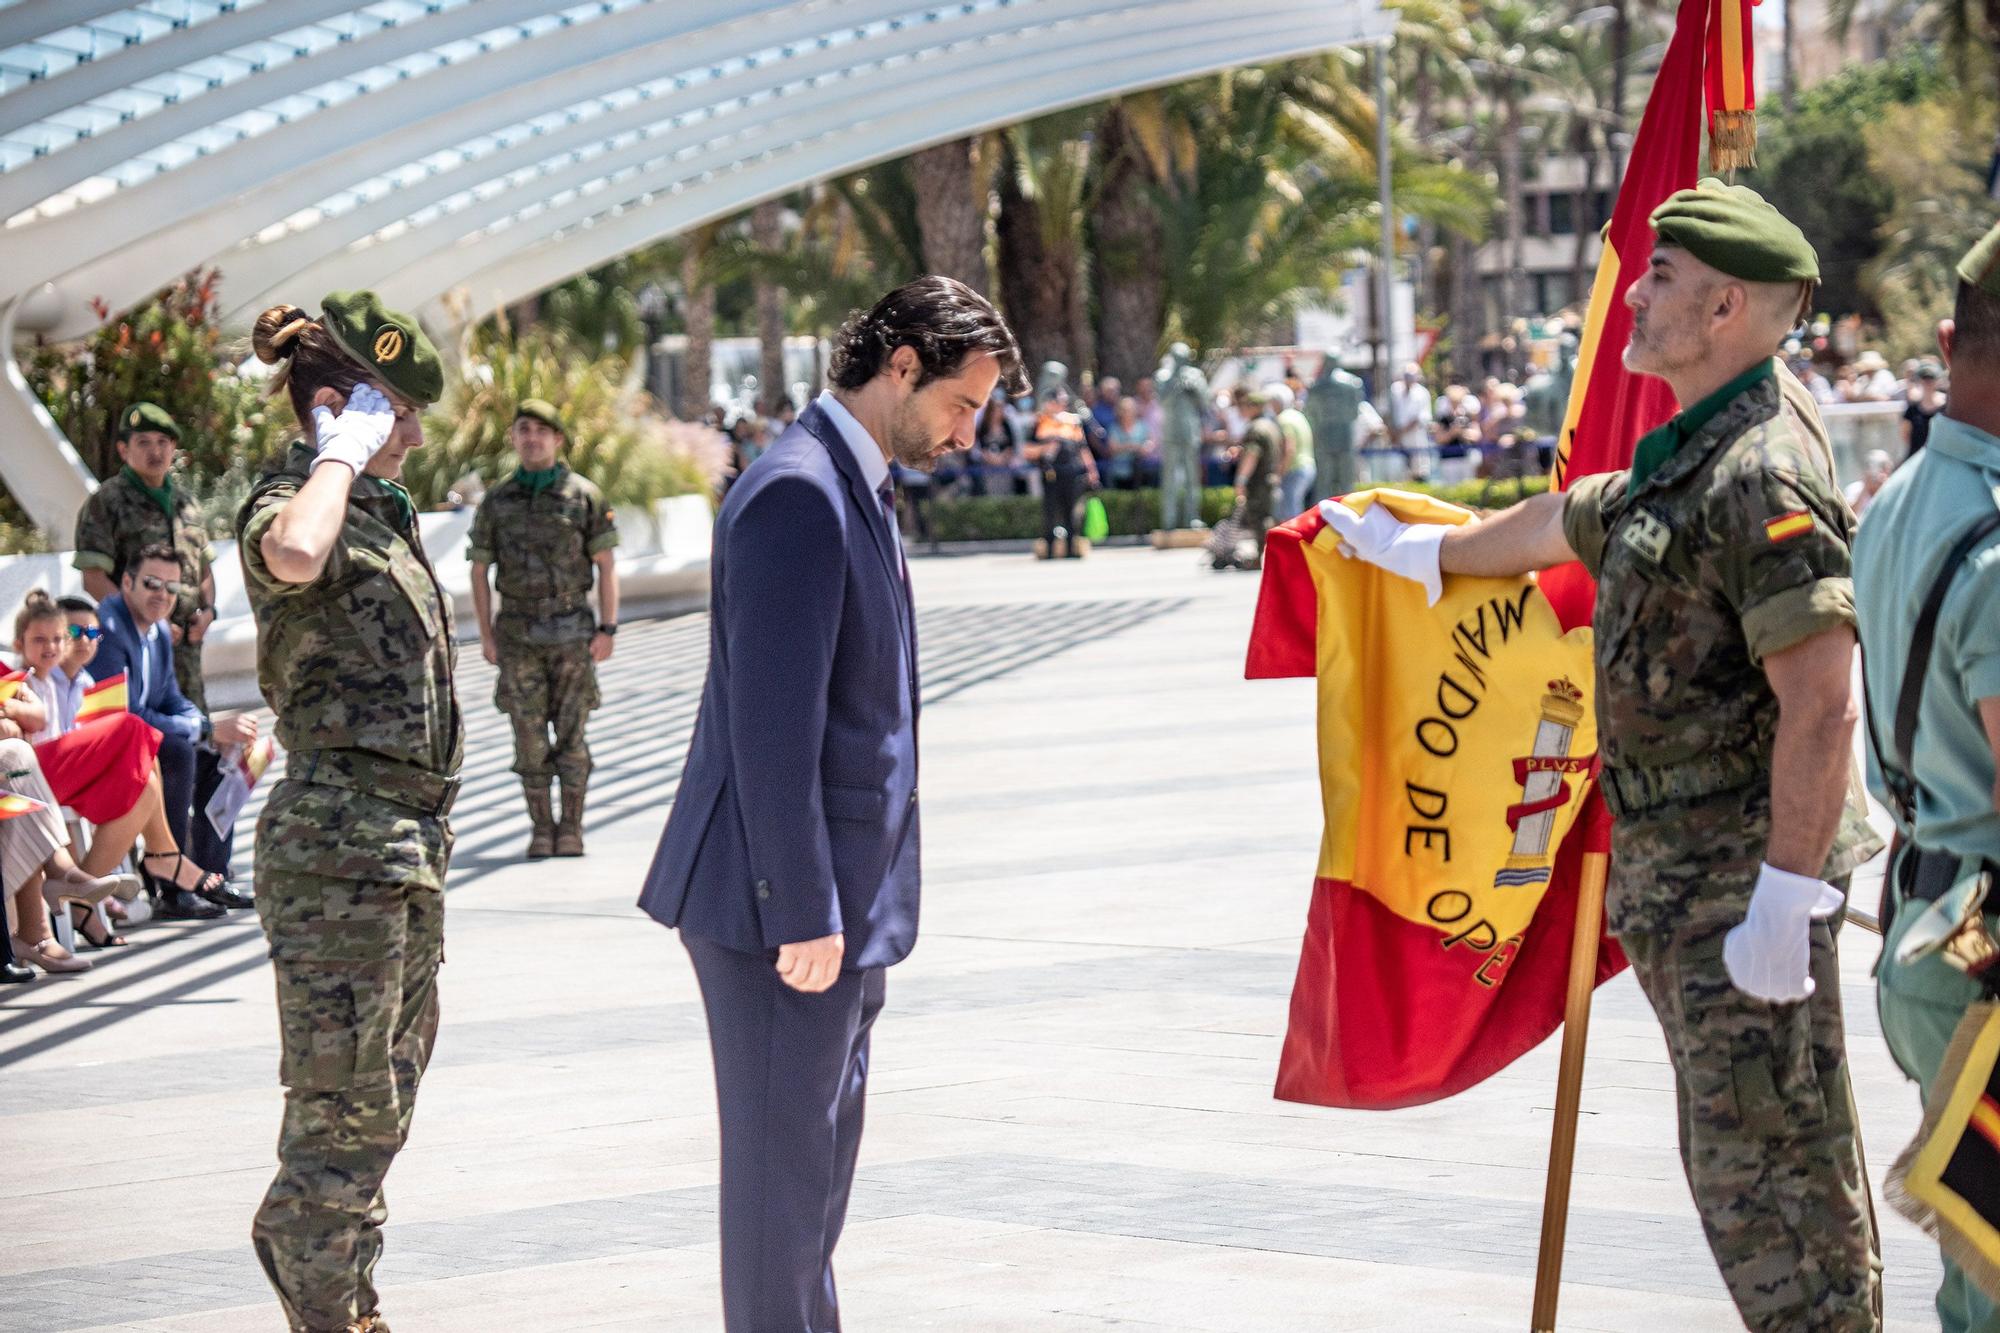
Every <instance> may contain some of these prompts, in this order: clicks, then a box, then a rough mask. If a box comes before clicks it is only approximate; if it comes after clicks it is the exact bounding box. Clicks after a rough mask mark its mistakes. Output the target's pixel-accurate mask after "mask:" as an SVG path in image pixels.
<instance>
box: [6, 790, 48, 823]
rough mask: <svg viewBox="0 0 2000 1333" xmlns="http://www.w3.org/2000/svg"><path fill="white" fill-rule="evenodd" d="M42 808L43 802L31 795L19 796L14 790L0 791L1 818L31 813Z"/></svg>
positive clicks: (11, 817)
mask: <svg viewBox="0 0 2000 1333" xmlns="http://www.w3.org/2000/svg"><path fill="white" fill-rule="evenodd" d="M41 808H42V803H41V802H40V801H37V800H35V799H34V798H33V797H29V796H17V795H15V794H14V793H13V792H0V819H13V818H14V817H15V816H17V815H31V814H33V813H34V812H35V811H37V810H40V809H41Z"/></svg>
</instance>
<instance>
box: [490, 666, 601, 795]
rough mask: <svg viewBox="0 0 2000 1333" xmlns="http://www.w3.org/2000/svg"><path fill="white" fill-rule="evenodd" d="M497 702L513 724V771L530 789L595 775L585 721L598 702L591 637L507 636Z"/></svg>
mask: <svg viewBox="0 0 2000 1333" xmlns="http://www.w3.org/2000/svg"><path fill="white" fill-rule="evenodd" d="M499 657H500V673H499V676H498V678H497V679H496V681H495V683H494V687H493V706H494V707H495V708H498V709H499V710H500V711H501V712H503V713H505V714H506V715H507V717H508V719H509V720H510V721H511V722H512V723H513V724H514V771H515V772H516V773H519V774H520V775H521V785H522V786H524V787H526V788H528V789H529V790H531V791H537V790H547V788H548V785H549V783H550V782H551V781H552V780H553V779H555V778H556V777H561V778H562V780H563V782H564V783H565V784H572V783H582V782H586V781H588V780H589V778H590V747H589V745H587V744H586V743H585V741H584V727H585V724H586V723H587V722H588V721H589V720H590V714H591V711H592V710H593V709H595V708H596V707H597V705H598V702H599V695H598V692H597V664H596V663H595V662H593V661H591V660H590V641H589V640H588V639H584V640H579V641H577V642H574V643H555V644H535V643H521V642H517V641H509V640H507V639H504V638H503V639H502V640H501V643H500V650H499Z"/></svg>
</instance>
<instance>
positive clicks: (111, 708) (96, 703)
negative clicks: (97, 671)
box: [76, 671, 131, 722]
mask: <svg viewBox="0 0 2000 1333" xmlns="http://www.w3.org/2000/svg"><path fill="white" fill-rule="evenodd" d="M130 708H131V701H130V699H129V698H128V697H127V694H126V690H125V673H124V672H122V671H121V672H119V673H118V674H117V675H115V676H111V677H109V678H107V679H105V680H100V681H98V682H97V683H96V684H95V685H92V686H91V687H90V688H89V689H87V690H85V691H84V692H83V699H82V700H81V702H79V703H78V704H77V706H76V720H77V721H78V722H88V721H90V720H91V719H92V718H95V717H102V716H104V715H105V714H107V713H123V712H127V711H129V710H130Z"/></svg>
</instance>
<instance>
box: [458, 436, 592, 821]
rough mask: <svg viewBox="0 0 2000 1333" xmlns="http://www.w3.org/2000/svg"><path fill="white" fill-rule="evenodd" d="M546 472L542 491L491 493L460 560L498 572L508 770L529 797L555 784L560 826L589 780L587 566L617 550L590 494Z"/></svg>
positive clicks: (509, 485)
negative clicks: (510, 748) (559, 790)
mask: <svg viewBox="0 0 2000 1333" xmlns="http://www.w3.org/2000/svg"><path fill="white" fill-rule="evenodd" d="M553 471H555V473H556V474H557V475H556V477H555V478H554V479H553V480H550V481H548V482H547V483H546V484H543V485H539V486H538V485H536V484H534V482H533V481H531V480H529V479H527V474H524V473H519V472H517V473H516V474H515V475H514V476H512V477H509V478H507V480H505V481H503V482H501V483H500V484H499V485H497V486H495V487H494V488H493V489H492V490H490V491H488V492H487V493H486V498H485V499H484V500H481V501H480V503H479V512H478V514H477V515H476V516H475V517H474V518H473V520H472V537H471V542H470V545H469V546H468V547H467V549H466V558H467V559H468V560H470V561H473V562H474V563H476V564H485V565H493V566H495V567H496V570H495V575H496V576H495V580H494V582H495V584H496V586H497V588H498V590H499V593H500V610H499V612H498V613H497V615H496V616H495V618H494V624H493V627H494V632H495V636H496V638H497V639H498V642H497V644H496V645H495V647H496V649H497V652H498V655H499V658H500V673H499V677H498V679H497V680H496V682H495V684H494V688H493V706H494V707H495V708H498V709H499V710H500V711H501V712H503V713H505V714H506V715H507V716H508V718H509V719H511V720H512V722H513V724H514V771H515V772H516V773H518V774H520V775H521V785H522V786H523V787H524V788H526V789H527V790H528V791H529V792H530V793H533V792H537V791H539V792H547V791H548V789H549V784H550V782H551V781H553V780H554V779H555V778H556V777H558V776H560V777H561V778H562V784H563V805H564V809H565V812H566V814H565V818H567V811H568V808H569V806H570V797H571V792H572V790H574V792H575V794H576V798H577V801H576V804H577V809H578V813H579V815H580V814H581V809H582V794H583V790H584V787H585V784H586V783H588V782H589V780H590V748H589V746H588V745H587V744H586V743H585V741H584V724H585V722H586V721H587V720H588V719H589V717H590V713H591V710H592V709H594V708H596V707H597V705H598V703H599V696H598V692H597V665H596V663H594V662H592V661H591V658H590V640H591V636H592V635H593V634H594V633H595V632H596V629H597V617H596V614H595V613H594V612H593V611H592V609H591V605H590V590H591V586H592V582H593V578H594V575H595V573H596V570H595V566H594V565H593V564H592V560H593V558H594V557H595V556H597V555H599V554H600V553H602V552H604V551H608V550H610V549H611V548H612V547H614V546H616V545H618V529H617V528H616V527H615V526H614V523H613V520H614V515H613V513H612V511H611V509H610V508H609V507H607V506H606V505H605V503H604V496H603V495H602V493H600V492H599V491H598V489H597V487H596V486H594V485H592V484H591V482H590V481H589V480H588V479H587V478H584V477H580V476H578V475H577V474H576V473H574V472H572V471H570V470H569V469H568V468H567V467H564V466H563V465H561V464H557V465H556V467H555V468H554V469H553ZM551 730H553V731H554V744H553V745H551V743H550V732H551Z"/></svg>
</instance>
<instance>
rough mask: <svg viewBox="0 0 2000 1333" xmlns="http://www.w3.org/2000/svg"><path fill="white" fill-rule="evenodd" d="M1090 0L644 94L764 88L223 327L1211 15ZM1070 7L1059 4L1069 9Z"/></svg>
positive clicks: (925, 30) (461, 184)
mask: <svg viewBox="0 0 2000 1333" xmlns="http://www.w3.org/2000/svg"><path fill="white" fill-rule="evenodd" d="M893 2H894V3H895V4H896V5H898V6H900V5H905V4H907V0H893ZM1093 3H1094V4H1095V6H1096V10H1097V12H1095V13H1093V14H1090V15H1088V16H1085V15H1081V14H1078V15H1076V16H1075V17H1074V18H1070V17H1065V19H1064V21H1063V22H1062V24H1061V25H1060V26H1059V27H1054V28H1052V27H1048V26H1037V25H1034V24H1029V25H1026V26H1023V23H1022V19H1023V17H1024V15H1023V10H1026V9H1028V8H1029V7H1030V6H1028V5H1016V6H1011V7H1009V8H1006V9H993V10H986V11H981V12H978V13H976V14H973V15H971V16H968V17H966V18H963V19H959V20H956V21H953V22H949V23H944V22H940V23H934V24H925V25H921V26H912V27H909V28H905V29H902V30H900V31H897V32H892V33H888V34H884V35H883V36H880V37H876V38H871V39H870V40H869V42H868V43H867V44H866V46H865V47H863V48H857V47H851V46H842V47H836V48H833V49H831V50H821V51H813V52H808V53H806V54H804V55H802V56H799V57H796V58H795V61H796V63H794V61H786V62H784V63H783V64H767V65H759V66H757V67H756V68H754V69H746V70H743V71H740V72H738V73H734V74H730V75H727V76H725V77H723V78H721V79H714V80H710V81H708V82H706V83H703V84H700V85H699V86H697V87H694V88H689V89H687V90H685V91H683V92H679V93H675V94H671V95H669V96H667V97H662V98H658V99H655V100H654V101H652V102H649V103H644V104H640V106H641V107H642V108H643V109H645V110H646V111H647V113H648V120H649V122H650V123H652V124H653V125H657V126H664V125H665V124H666V122H667V119H668V117H670V116H673V115H676V114H678V113H680V112H682V111H686V110H693V109H695V108H698V107H702V106H708V105H714V104H716V103H719V102H723V101H727V100H729V99H732V98H738V97H743V96H746V95H748V94H751V93H755V92H768V93H769V94H770V96H769V97H768V98H767V99H765V100H762V101H760V102H757V103H754V104H751V105H747V106H739V107H737V108H736V109H734V110H733V111H730V112H728V113H725V114H722V115H718V116H714V117H711V118H708V119H705V120H703V121H700V122H699V123H697V124H694V125H691V126H686V127H682V128H680V129H678V130H672V131H663V132H660V133H656V134H652V135H649V136H648V137H645V138H641V139H639V140H636V141H635V142H633V143H629V144H626V145H624V146H622V147H619V148H616V149H612V150H609V151H607V152H603V153H599V154H597V155H595V156H592V157H589V158H585V159H583V160H581V161H574V162H570V163H568V164H565V165H562V166H558V167H555V168H553V169H551V170H549V171H547V172H545V173H543V174H541V175H539V176H537V177H535V178H534V179H533V180H532V181H530V182H527V183H525V184H524V185H523V186H521V187H520V188H518V189H509V188H504V187H503V188H501V189H499V190H497V191H496V192H495V193H493V194H492V195H491V196H489V197H487V198H484V199H478V200H474V201H472V202H470V203H467V204H466V205H464V206H463V207H460V208H458V209H455V210H453V211H452V212H450V213H447V214H444V215H442V216H440V217H437V218H434V219H432V220H431V221H429V222H427V223H425V224H423V225H422V226H418V227H412V228H410V229H408V230H406V231H403V232H401V233H399V234H397V235H395V236H393V237H391V238H389V239H387V240H384V241H380V242H377V243H375V244H371V245H367V246H363V247H360V248H356V249H352V250H347V251H336V252H334V253H331V254H327V255H325V256H324V257H323V258H321V259H319V260H318V261H317V262H315V263H313V264H311V265H309V266H308V267H306V268H305V269H303V270H301V271H300V272H298V273H296V274H289V275H287V276H286V278H285V279H284V280H283V281H282V282H281V283H279V284H274V285H270V286H266V287H261V288H256V289H250V290H247V293H246V295H245V296H243V297H242V298H241V299H240V300H239V299H237V298H234V297H232V298H230V300H229V302H228V305H229V307H230V308H229V309H228V310H227V311H226V312H225V315H224V322H225V323H227V324H230V325H231V326H236V325H240V324H242V323H245V322H247V321H249V320H250V319H253V318H254V317H255V314H256V312H258V311H260V310H262V309H264V308H265V307H266V306H268V305H270V304H272V303H273V302H274V301H276V300H278V299H281V298H283V297H290V298H291V299H294V300H296V299H297V298H298V293H300V292H306V293H312V292H316V291H320V290H322V289H326V288H331V287H338V286H350V287H365V286H370V285H373V284H376V283H378V282H381V281H383V280H385V278H386V277H387V276H388V275H390V274H394V273H397V272H400V271H401V270H403V269H405V268H410V267H418V266H422V267H428V266H429V265H431V264H434V263H436V262H438V261H439V259H440V258H442V257H444V256H446V255H448V254H449V253H450V252H451V251H452V249H453V247H454V245H455V244H457V243H458V242H459V241H460V240H461V239H462V238H464V237H466V236H469V235H471V234H473V233H475V232H478V231H480V230H482V229H484V228H486V227H489V226H492V225H494V224H495V223H500V222H504V221H505V220H506V219H508V218H510V217H512V216H514V215H515V214H518V213H519V212H521V211H522V208H523V206H524V204H525V203H530V202H532V201H533V200H535V199H538V198H548V197H551V196H554V195H558V194H561V193H563V192H565V191H568V190H575V189H585V188H588V187H590V186H593V185H597V184H599V183H600V182H602V181H604V180H605V179H606V178H607V177H609V176H611V175H613V174H616V173H618V172H622V171H627V170H630V169H633V168H641V167H656V168H660V169H671V170H673V171H675V172H676V173H680V172H681V171H682V167H683V164H682V163H681V162H679V161H675V162H674V163H673V164H672V166H671V168H667V167H666V165H665V164H666V160H667V159H669V158H671V157H673V155H674V154H676V153H679V152H684V151H686V150H687V149H689V148H700V147H702V146H704V145H708V144H711V143H713V141H715V140H717V139H718V138H726V139H728V140H729V141H730V142H731V143H732V144H736V143H740V142H742V139H743V136H744V135H745V134H753V135H755V136H757V137H758V138H759V139H760V141H766V140H770V139H771V138H772V136H777V137H778V138H782V137H783V136H784V135H786V134H795V135H809V134H811V133H813V132H815V131H816V130H818V129H820V128H821V127H823V126H825V125H828V124H841V123H843V122H845V121H847V120H849V119H851V118H853V117H854V116H857V115H862V114H865V113H866V112H867V111H868V110H869V109H870V108H871V107H872V106H875V105H878V104H879V102H880V99H881V97H882V92H883V90H882V86H881V84H882V80H883V79H884V78H885V77H889V78H894V79H895V80H896V84H895V86H896V89H897V92H898V95H899V96H904V97H915V96H916V95H917V94H918V93H919V92H920V91H921V87H920V86H919V85H920V83H921V84H923V85H928V84H932V83H937V82H939V81H941V80H953V79H959V78H960V74H959V71H962V70H963V71H971V72H974V73H980V72H983V71H985V70H987V69H989V68H991V67H994V66H996V65H1001V64H1004V63H1005V62H1007V61H1009V60H1014V61H1018V62H1020V63H1019V64H1017V65H1015V66H1014V67H1012V68H1010V69H1009V70H1008V71H1007V77H1010V78H1015V77H1018V73H1016V72H1015V71H1016V70H1018V69H1020V68H1026V67H1027V63H1026V62H1028V61H1030V60H1033V59H1039V58H1041V57H1042V54H1043V52H1042V50H1041V48H1040V47H1039V46H1035V45H1033V43H1034V42H1035V40H1036V39H1037V38H1044V37H1048V36H1050V35H1051V34H1054V36H1055V39H1056V40H1057V41H1058V42H1059V44H1060V45H1059V47H1058V50H1059V51H1067V50H1070V49H1072V48H1074V47H1075V46H1076V45H1078V44H1079V43H1082V42H1084V41H1087V40H1090V39H1091V35H1092V34H1093V33H1098V34H1102V33H1106V32H1126V31H1129V29H1125V28H1121V27H1120V26H1119V25H1122V24H1127V23H1130V22H1132V21H1134V20H1136V19H1139V18H1144V19H1146V20H1147V22H1148V23H1149V25H1153V26H1156V27H1163V26H1165V25H1168V24H1170V23H1176V22H1178V23H1179V24H1180V28H1179V29H1177V30H1181V31H1188V32H1189V34H1190V35H1195V34H1194V32H1193V29H1196V28H1201V27H1208V26H1212V23H1213V16H1214V4H1213V0H1171V2H1170V3H1161V0H1093ZM1239 4H1240V6H1241V7H1240V8H1239V10H1238V11H1237V12H1236V13H1235V14H1234V15H1233V16H1232V17H1236V18H1239V19H1243V20H1247V19H1250V18H1254V17H1256V16H1258V15H1259V14H1261V13H1264V12H1267V11H1270V10H1273V9H1282V10H1284V11H1286V12H1288V13H1296V11H1297V9H1298V7H1299V0H1259V2H1257V3H1250V2H1248V0H1239ZM1071 12H1073V11H1065V13H1066V15H1067V14H1069V13H1071ZM1195 18H1200V19H1203V20H1205V21H1204V22H1202V23H1194V24H1190V23H1187V22H1185V20H1188V19H1195ZM1024 44H1025V45H1024ZM1017 47H1018V48H1021V49H1016V48H1017ZM857 50H863V51H865V54H866V56H867V59H866V61H861V60H858V59H857ZM889 61H895V62H897V64H896V67H895V68H894V69H893V70H891V69H885V68H884V65H885V63H886V62H889ZM774 85H776V86H775V87H774ZM956 86H958V87H961V88H962V87H965V86H966V85H965V84H964V83H963V82H962V81H960V82H959V83H958V84H957V85H956ZM632 109H634V108H627V110H632ZM587 127H590V128H597V130H598V132H597V133H596V134H595V135H594V136H593V141H594V142H601V141H602V140H603V139H604V138H605V137H607V136H606V134H605V133H604V131H603V130H602V128H600V127H598V122H597V121H591V122H588V123H587ZM575 128H577V129H583V128H586V126H578V127H575ZM614 132H615V131H614ZM536 142H537V143H539V142H540V141H539V140H538V141H536ZM559 151H561V150H560V149H559V148H557V147H556V146H554V145H545V146H544V147H542V148H541V149H540V150H539V151H538V152H537V154H536V156H535V157H534V158H533V159H531V160H533V161H543V160H546V159H548V158H549V157H551V156H553V155H554V154H556V153H557V152H559ZM733 151H735V152H740V151H741V150H740V149H735V150H733ZM731 160H733V157H732V156H730V155H729V153H728V152H725V153H724V154H723V155H722V156H721V157H720V158H717V155H716V154H715V153H714V152H713V151H710V152H708V153H706V154H703V155H702V156H701V157H700V158H699V159H698V160H697V161H695V162H693V163H691V164H688V165H686V170H687V171H695V172H698V171H701V170H708V169H712V168H714V167H718V166H726V165H727V164H728V162H730V161H731ZM477 169H478V176H479V177H480V179H478V180H477V182H476V183H477V184H481V185H490V184H492V183H493V182H495V181H497V180H499V179H501V178H502V177H504V176H505V175H506V174H507V172H506V170H500V171H495V170H493V169H492V164H491V163H490V162H488V161H487V160H485V159H482V160H481V161H480V162H479V163H478V164H477ZM467 174H470V173H467ZM474 183H475V182H474V181H471V180H458V179H457V174H456V173H454V175H453V177H452V181H451V184H450V185H449V190H448V192H449V193H457V192H459V191H460V190H463V189H466V188H468V187H469V186H471V185H472V184H474ZM423 184H425V185H428V186H430V187H431V191H430V192H431V193H434V194H443V193H446V192H447V187H446V186H444V185H440V184H439V183H438V182H437V181H435V180H432V181H425V182H423ZM530 192H532V193H530ZM411 194H412V192H411V191H405V190H399V191H397V192H396V193H395V196H394V198H395V199H396V200H399V201H402V202H403V203H404V204H405V205H406V206H405V207H404V208H403V209H402V211H401V213H399V214H398V216H403V215H407V214H408V213H410V212H413V211H415V210H416V209H418V208H420V207H422V206H423V205H422V204H421V203H418V202H414V201H413V200H412V199H411V198H410V195H411ZM603 207H604V201H603V197H602V196H601V195H592V196H589V197H587V198H583V199H581V200H580V201H578V200H572V201H570V202H569V203H567V204H566V205H565V206H564V207H563V208H562V209H560V210H552V211H551V216H553V217H556V218H558V219H560V220H558V221H555V222H545V223H544V229H545V230H553V229H555V228H556V227H559V226H562V225H567V223H568V222H573V221H575V220H577V219H579V218H582V217H585V216H588V215H589V214H590V213H592V212H596V211H601V210H602V209H603ZM579 209H580V211H579ZM224 274H225V277H226V278H229V279H230V280H231V283H232V285H233V282H234V281H235V280H236V279H239V278H240V277H241V274H240V272H237V273H236V274H234V275H233V276H232V275H231V270H229V269H228V268H227V267H225V268H224ZM450 285H451V284H450V282H449V281H447V282H444V283H441V284H440V286H439V288H438V290H444V289H445V288H447V287H449V286H450Z"/></svg>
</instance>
